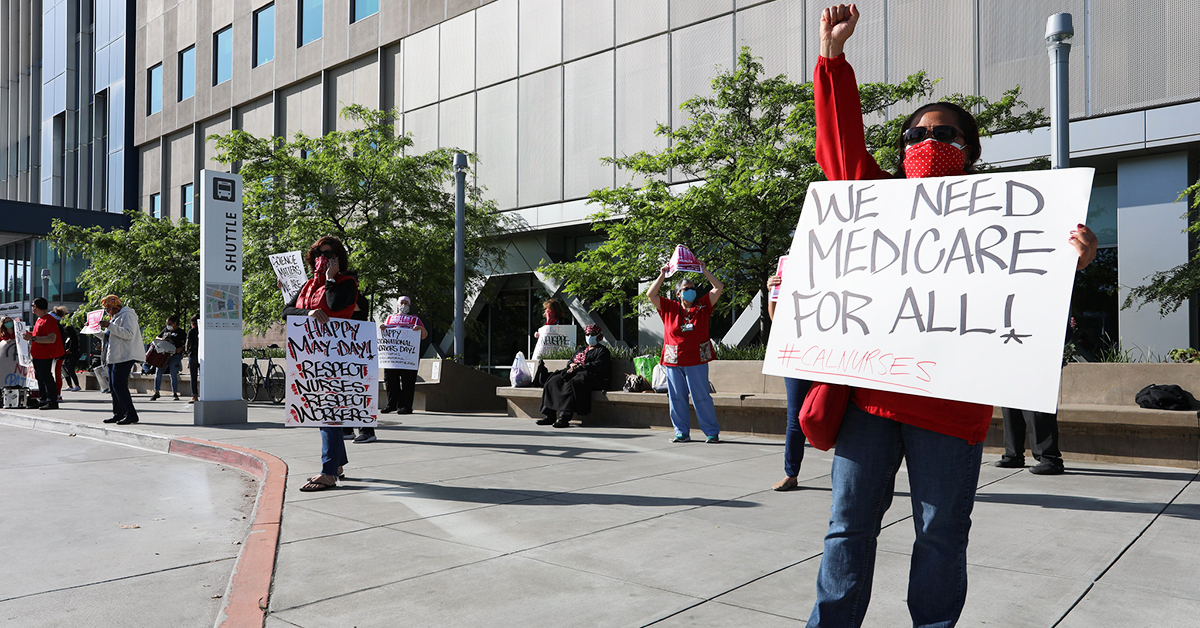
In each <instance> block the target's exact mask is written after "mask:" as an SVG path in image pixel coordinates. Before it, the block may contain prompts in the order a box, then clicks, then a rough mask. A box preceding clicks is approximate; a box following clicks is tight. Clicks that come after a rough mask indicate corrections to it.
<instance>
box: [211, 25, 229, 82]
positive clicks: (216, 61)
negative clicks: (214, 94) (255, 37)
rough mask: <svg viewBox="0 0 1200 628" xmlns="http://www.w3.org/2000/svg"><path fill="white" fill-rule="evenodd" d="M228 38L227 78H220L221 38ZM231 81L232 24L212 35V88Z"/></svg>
mask: <svg viewBox="0 0 1200 628" xmlns="http://www.w3.org/2000/svg"><path fill="white" fill-rule="evenodd" d="M226 34H228V36H229V63H228V64H227V65H228V67H229V76H227V77H225V78H224V79H222V78H221V45H220V42H221V37H222V36H223V35H226ZM232 79H233V24H230V25H229V26H226V27H225V28H222V29H221V30H219V31H216V32H215V33H213V58H212V84H213V86H214V87H216V86H217V85H221V84H222V83H227V82H229V81H230V80H232Z"/></svg>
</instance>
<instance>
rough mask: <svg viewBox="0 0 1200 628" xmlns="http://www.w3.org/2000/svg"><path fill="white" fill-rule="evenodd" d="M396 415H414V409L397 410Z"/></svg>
mask: <svg viewBox="0 0 1200 628" xmlns="http://www.w3.org/2000/svg"><path fill="white" fill-rule="evenodd" d="M396 414H412V408H400V409H399V410H396Z"/></svg>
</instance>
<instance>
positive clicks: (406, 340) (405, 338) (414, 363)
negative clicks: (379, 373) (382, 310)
mask: <svg viewBox="0 0 1200 628" xmlns="http://www.w3.org/2000/svg"><path fill="white" fill-rule="evenodd" d="M420 365H421V332H419V331H417V330H415V329H412V328H404V327H384V328H383V331H382V333H380V335H379V368H381V369H409V370H416V368H417V367H418V366H420Z"/></svg>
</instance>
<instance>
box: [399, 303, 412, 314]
mask: <svg viewBox="0 0 1200 628" xmlns="http://www.w3.org/2000/svg"><path fill="white" fill-rule="evenodd" d="M399 309H400V313H401V314H408V311H409V310H410V309H412V308H410V307H408V304H407V303H403V304H401V305H400V308H399Z"/></svg>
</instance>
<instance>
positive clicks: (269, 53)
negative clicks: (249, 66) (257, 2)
mask: <svg viewBox="0 0 1200 628" xmlns="http://www.w3.org/2000/svg"><path fill="white" fill-rule="evenodd" d="M274 58H275V5H274V4H268V5H267V6H265V7H263V8H261V9H259V10H257V11H255V12H254V67H258V66H260V65H262V64H264V63H266V62H268V61H270V60H272V59H274Z"/></svg>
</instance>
